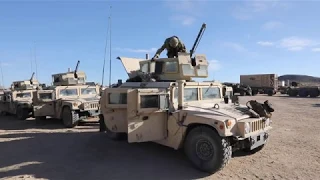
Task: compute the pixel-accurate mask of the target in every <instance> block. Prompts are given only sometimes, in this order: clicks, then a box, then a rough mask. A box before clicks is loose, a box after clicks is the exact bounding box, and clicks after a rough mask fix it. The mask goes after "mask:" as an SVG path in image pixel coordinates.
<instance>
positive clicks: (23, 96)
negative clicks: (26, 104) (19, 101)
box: [16, 92, 31, 98]
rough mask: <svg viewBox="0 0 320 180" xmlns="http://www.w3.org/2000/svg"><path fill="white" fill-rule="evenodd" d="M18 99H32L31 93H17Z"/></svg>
mask: <svg viewBox="0 0 320 180" xmlns="http://www.w3.org/2000/svg"><path fill="white" fill-rule="evenodd" d="M16 97H17V98H29V97H31V92H25V93H17V95H16Z"/></svg>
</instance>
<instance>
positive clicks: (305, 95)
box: [299, 89, 309, 97]
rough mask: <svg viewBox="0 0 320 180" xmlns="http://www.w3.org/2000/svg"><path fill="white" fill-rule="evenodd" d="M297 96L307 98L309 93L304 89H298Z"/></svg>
mask: <svg viewBox="0 0 320 180" xmlns="http://www.w3.org/2000/svg"><path fill="white" fill-rule="evenodd" d="M299 96H300V97H308V96H309V92H308V91H307V90H306V89H299Z"/></svg>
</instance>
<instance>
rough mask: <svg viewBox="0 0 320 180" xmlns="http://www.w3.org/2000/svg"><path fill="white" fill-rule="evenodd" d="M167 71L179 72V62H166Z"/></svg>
mask: <svg viewBox="0 0 320 180" xmlns="http://www.w3.org/2000/svg"><path fill="white" fill-rule="evenodd" d="M165 71H166V72H177V71H178V62H177V61H169V62H165Z"/></svg>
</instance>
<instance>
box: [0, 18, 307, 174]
mask: <svg viewBox="0 0 320 180" xmlns="http://www.w3.org/2000/svg"><path fill="white" fill-rule="evenodd" d="M205 28H206V24H203V25H202V27H201V29H200V32H199V34H198V36H197V38H196V40H195V43H194V45H193V47H192V49H191V50H190V53H182V52H180V53H178V56H177V57H174V58H158V59H155V60H154V59H149V58H148V57H147V58H146V59H136V58H128V57H118V59H119V60H120V61H121V62H122V64H123V66H124V68H125V70H126V71H127V74H128V76H129V79H127V80H126V82H124V83H122V80H119V81H118V83H117V84H114V85H113V86H111V87H107V88H102V87H100V86H98V85H97V84H94V83H87V82H86V74H85V72H81V71H78V65H79V63H80V61H78V63H77V66H76V68H75V70H74V71H71V70H69V71H68V72H64V73H58V74H52V85H51V86H43V85H40V84H39V82H38V81H37V80H35V79H34V77H33V75H34V74H33V75H32V77H31V79H30V80H24V81H16V82H13V84H12V87H11V89H10V90H6V91H3V94H0V97H1V98H0V101H1V102H0V110H1V112H2V113H3V114H13V115H16V116H17V117H18V118H19V119H21V120H25V119H27V118H29V117H33V118H35V121H36V122H42V121H44V120H45V119H46V118H47V117H48V116H49V117H53V118H56V119H61V120H62V122H63V124H64V126H65V127H66V128H73V127H75V126H77V125H78V123H79V122H82V121H84V122H86V121H94V120H99V121H98V122H99V124H100V131H101V132H104V133H106V134H107V135H108V137H109V138H111V139H113V140H120V139H122V138H127V141H128V143H139V142H155V143H158V144H161V145H164V146H168V147H171V148H173V149H175V150H178V149H183V150H184V152H185V153H186V155H187V157H188V159H189V160H190V162H192V164H193V165H194V166H195V167H196V168H198V169H199V170H201V171H205V172H210V173H215V172H217V171H219V170H221V169H222V168H224V167H225V166H226V165H227V164H228V162H229V160H230V159H231V157H232V153H233V152H235V151H239V150H244V151H251V152H256V151H259V150H261V149H263V147H265V145H266V144H267V142H268V138H269V132H270V130H271V129H272V127H271V122H272V120H271V119H272V112H274V109H273V108H272V106H271V105H270V104H269V102H268V101H265V102H263V103H259V102H257V101H255V100H251V101H248V102H247V103H246V104H244V105H243V104H240V103H239V99H238V96H237V95H235V94H234V88H236V87H237V88H239V87H242V89H245V88H246V89H245V91H242V93H240V94H242V95H255V94H258V93H265V94H268V95H273V94H275V92H276V91H277V88H278V87H277V84H278V83H275V82H276V81H277V76H275V75H273V74H269V75H242V76H241V77H240V84H241V86H237V85H235V86H234V85H230V84H223V83H220V82H216V81H211V82H197V81H195V80H194V78H207V77H208V61H207V58H206V55H204V54H196V55H195V49H196V46H197V45H198V43H199V41H200V38H201V37H202V34H203V32H204V30H205ZM308 92H309V91H308Z"/></svg>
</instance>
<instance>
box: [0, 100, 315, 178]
mask: <svg viewBox="0 0 320 180" xmlns="http://www.w3.org/2000/svg"><path fill="white" fill-rule="evenodd" d="M252 98H254V99H257V100H258V101H259V102H263V101H264V100H266V99H268V100H269V101H270V102H271V103H272V104H273V106H274V108H275V110H276V112H275V113H274V114H273V125H272V126H273V130H272V132H271V135H270V141H269V143H268V145H267V146H266V147H265V148H264V149H263V150H262V151H260V152H258V153H256V154H253V155H248V154H244V153H242V152H239V153H236V154H234V155H233V158H232V159H231V161H230V163H229V164H228V165H227V167H226V168H225V169H223V170H222V171H220V172H218V173H216V174H213V175H210V174H206V173H202V172H199V171H197V170H196V169H194V168H193V166H192V165H191V164H190V163H189V161H188V160H187V159H186V158H185V155H184V154H183V152H181V151H175V150H173V149H171V148H167V147H163V146H160V145H157V144H154V143H140V144H137V143H136V144H128V143H126V142H125V141H124V142H114V141H111V140H109V139H108V138H107V137H106V135H105V134H102V133H99V132H98V125H97V124H84V125H81V126H79V127H77V128H75V129H71V130H70V129H64V128H63V127H62V125H60V124H59V122H58V121H55V120H48V121H47V122H46V123H44V124H41V125H36V124H35V122H34V121H33V120H27V121H19V120H17V119H16V118H14V117H10V116H6V117H0V178H2V179H54V180H64V179H67V180H70V179H97V180H98V179H112V180H115V179H173V180H180V179H181V180H182V179H184V180H185V179H247V180H252V179H288V180H289V179H290V180H293V179H303V180H308V179H319V178H320V175H319V172H320V136H319V134H320V119H319V117H320V98H290V97H287V96H279V95H277V96H275V97H268V96H255V97H240V101H241V102H242V103H245V102H246V101H247V100H250V99H252Z"/></svg>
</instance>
